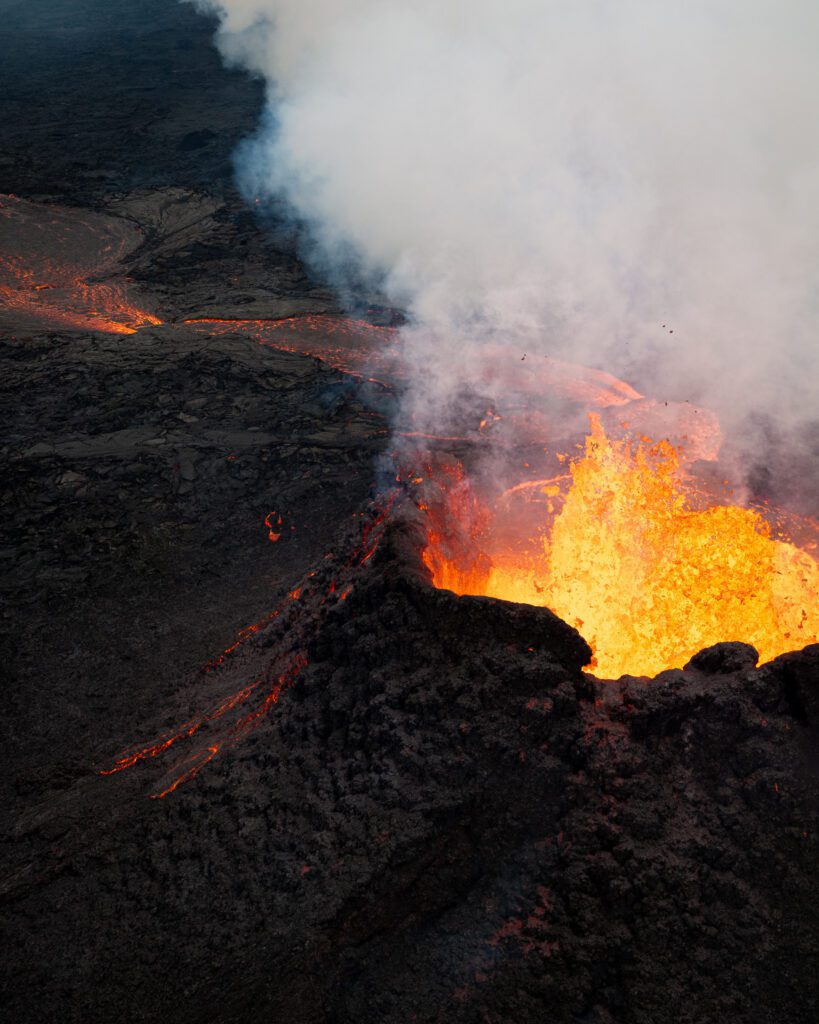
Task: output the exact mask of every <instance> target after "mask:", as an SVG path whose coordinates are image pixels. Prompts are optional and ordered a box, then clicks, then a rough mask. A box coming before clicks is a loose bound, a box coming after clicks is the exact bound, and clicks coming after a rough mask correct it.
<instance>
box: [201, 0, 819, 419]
mask: <svg viewBox="0 0 819 1024" xmlns="http://www.w3.org/2000/svg"><path fill="white" fill-rule="evenodd" d="M194 2H195V3H197V5H198V6H199V7H200V8H202V9H206V10H208V11H210V12H215V13H216V14H217V15H218V16H219V18H220V20H221V28H220V31H219V36H218V42H219V46H220V48H221V50H222V52H223V54H224V56H225V57H226V59H228V60H229V61H230V62H232V63H234V64H237V65H240V66H243V67H246V68H248V69H250V70H251V71H253V72H256V73H258V74H260V75H262V76H264V78H265V79H266V81H267V83H268V98H269V115H268V117H267V119H266V122H265V124H264V125H263V126H262V127H261V129H260V132H259V135H258V137H257V138H256V139H255V140H254V141H253V142H252V144H250V145H249V146H246V147H245V148H244V149H243V151H242V154H241V160H240V173H241V179H242V182H243V187H244V188H245V190H246V191H247V192H248V193H249V194H252V195H254V196H259V197H262V198H264V197H269V196H284V197H285V198H286V199H287V200H288V201H289V203H290V204H291V205H292V207H293V209H294V211H295V213H296V214H297V215H298V216H299V217H300V218H302V219H303V220H305V221H306V222H307V223H308V224H309V226H310V227H311V229H312V232H313V234H314V236H315V238H316V240H317V243H318V245H319V246H320V249H321V251H322V252H323V253H324V255H325V257H326V258H327V259H328V260H329V261H331V262H332V261H333V260H335V261H343V260H349V259H350V254H351V253H353V254H355V257H356V259H357V260H358V261H359V262H360V264H361V266H362V267H363V268H364V269H365V270H369V271H372V272H373V273H379V274H382V275H383V277H384V281H385V288H386V290H387V293H388V295H389V296H390V297H391V300H392V301H393V303H395V304H397V305H402V306H404V307H406V308H408V309H409V310H410V311H411V312H412V314H413V316H414V318H415V321H416V323H417V325H418V326H417V327H416V328H415V329H414V330H413V331H411V332H410V338H409V346H410V351H411V352H413V353H414V354H415V357H414V358H415V366H416V368H417V370H418V376H419V379H422V380H423V382H424V387H425V389H426V392H427V393H428V394H429V395H431V396H432V398H433V401H434V402H444V401H445V400H446V396H447V394H448V393H449V392H450V391H451V390H452V389H453V388H454V387H455V386H457V385H458V384H459V383H462V382H464V381H466V382H468V381H469V380H470V379H471V374H472V373H473V370H472V368H471V367H472V356H473V346H475V345H477V344H478V343H482V342H484V341H486V339H487V338H490V339H492V340H493V341H503V342H504V343H507V344H509V345H510V346H511V347H512V348H514V349H515V350H516V351H520V352H521V354H522V353H523V352H528V353H549V354H552V355H555V356H559V357H561V358H564V359H571V360H574V361H577V362H582V363H586V364H589V365H592V366H597V367H600V368H602V369H605V370H608V371H610V372H612V373H615V374H618V375H621V376H625V377H626V379H628V380H630V381H631V382H632V383H633V384H635V386H636V387H638V388H639V389H640V390H641V391H643V392H644V393H652V392H653V393H654V394H655V395H658V396H659V397H662V398H675V399H678V400H685V399H691V400H695V401H700V402H704V403H707V404H710V405H714V406H716V407H717V408H718V409H719V411H720V413H721V414H722V415H723V416H725V417H726V418H727V419H728V420H729V421H730V420H732V419H733V420H734V421H737V420H738V419H739V418H741V417H742V416H744V415H745V414H747V413H748V412H750V411H752V410H761V411H762V412H765V411H768V412H770V411H771V410H775V411H776V414H777V416H778V417H780V418H781V417H783V416H786V417H787V416H788V415H791V414H797V415H802V416H815V415H816V412H815V410H816V408H817V404H819V403H817V399H819V367H818V366H817V363H818V362H819V359H818V357H817V351H818V350H819V345H818V344H817V337H816V330H817V313H819V287H817V286H818V285H819V132H817V124H819V59H817V54H819V4H817V3H816V2H815V0H687V2H684V3H683V2H680V0H610V2H609V0H347V2H346V3H344V2H341V0H220V2H215V0H194ZM672 332H673V333H672ZM432 380H435V381H436V382H437V386H436V388H435V389H433V388H432V387H431V381H432Z"/></svg>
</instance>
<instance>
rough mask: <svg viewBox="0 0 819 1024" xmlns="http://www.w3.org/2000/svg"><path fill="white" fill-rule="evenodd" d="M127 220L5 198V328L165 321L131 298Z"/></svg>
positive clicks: (0, 227) (1, 266)
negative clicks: (125, 266)
mask: <svg viewBox="0 0 819 1024" xmlns="http://www.w3.org/2000/svg"><path fill="white" fill-rule="evenodd" d="M141 240H142V236H141V235H140V234H139V232H138V230H137V229H136V226H135V225H134V224H132V223H130V222H128V221H125V220H122V219H120V218H116V217H107V216H104V215H102V214H97V213H90V212H88V211H82V210H72V209H68V208H64V207H59V206H46V205H43V204H38V203H30V202H28V201H26V200H24V199H17V198H16V197H15V196H0V327H2V326H4V325H8V326H9V327H10V328H11V329H19V328H23V329H28V330H31V329H34V330H39V329H44V328H45V329H47V328H50V327H51V328H55V327H56V328H67V329H69V330H81V331H104V332H106V333H109V334H134V333H135V332H136V331H137V330H139V328H140V327H145V326H147V325H151V324H153V325H156V324H159V323H161V320H159V319H158V317H156V316H154V315H153V314H152V313H149V312H147V311H146V310H144V309H142V308H140V306H139V305H138V304H137V303H136V302H135V301H134V299H133V298H132V297H131V293H130V292H131V289H130V286H129V283H128V281H127V280H126V279H125V278H123V277H122V276H121V272H122V266H121V261H122V260H123V259H124V258H125V257H126V256H127V255H128V254H129V253H130V252H131V251H133V250H134V249H135V248H136V247H137V246H138V245H139V244H140V242H141Z"/></svg>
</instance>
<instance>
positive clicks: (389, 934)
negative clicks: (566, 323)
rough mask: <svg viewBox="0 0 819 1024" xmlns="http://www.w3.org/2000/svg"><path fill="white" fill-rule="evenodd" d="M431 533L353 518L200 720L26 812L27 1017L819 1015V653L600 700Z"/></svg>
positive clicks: (411, 522) (18, 995)
mask: <svg viewBox="0 0 819 1024" xmlns="http://www.w3.org/2000/svg"><path fill="white" fill-rule="evenodd" d="M423 542H424V533H423V529H422V527H421V524H420V523H419V520H418V514H417V510H415V509H414V506H412V504H411V503H410V502H409V501H407V500H406V499H405V498H404V497H403V496H402V495H401V494H400V493H398V492H397V491H396V492H393V493H392V494H391V495H389V496H387V497H385V498H382V499H380V500H379V501H378V502H376V503H375V505H374V506H372V507H370V508H369V509H368V510H366V511H364V512H363V513H361V514H359V515H357V516H356V517H354V519H353V520H352V522H351V523H350V524H349V525H348V526H347V527H346V528H345V529H344V530H343V531H342V533H341V535H340V537H339V540H338V543H337V545H336V547H335V550H334V554H332V555H329V556H328V557H327V558H325V559H324V560H323V561H322V562H320V563H319V564H318V565H317V567H316V568H315V569H314V570H313V571H312V572H311V573H310V574H308V576H307V577H305V579H304V580H303V581H302V583H301V585H299V586H297V587H295V588H294V590H293V591H291V593H290V595H289V596H288V598H287V599H286V600H285V601H284V602H283V604H282V605H281V607H280V608H279V609H275V610H272V611H271V613H270V614H269V615H268V617H267V618H266V619H265V620H263V621H261V622H260V623H259V624H257V626H256V627H254V628H253V629H250V630H248V631H246V632H245V634H244V635H243V637H242V638H240V639H241V641H242V642H240V643H238V644H234V645H233V646H232V648H231V649H230V650H228V651H226V652H225V654H224V655H223V656H221V657H219V658H217V659H215V660H214V661H213V662H211V663H210V664H209V665H208V666H207V669H206V671H203V672H202V674H201V676H200V678H199V680H198V682H197V684H196V686H193V687H189V688H187V690H186V691H185V692H186V694H187V696H186V700H187V701H188V704H189V706H187V707H182V706H181V704H180V706H179V707H177V708H170V707H163V708H162V715H163V716H164V717H163V719H162V720H163V722H164V724H165V725H166V726H167V727H168V728H169V729H170V732H169V733H168V732H166V733H163V732H162V730H159V731H158V736H159V738H160V740H161V737H162V736H163V735H164V736H165V737H166V738H167V736H168V735H173V733H174V728H176V731H177V732H179V731H180V727H181V726H182V725H183V723H188V724H190V723H191V722H192V721H194V720H195V719H196V716H197V714H198V716H199V719H200V724H199V726H198V727H197V729H195V730H192V731H191V732H190V733H189V734H185V735H180V737H179V739H178V741H176V740H175V741H174V742H173V743H171V744H168V745H167V746H165V747H164V748H163V749H158V750H155V751H153V752H150V751H147V747H146V746H142V747H140V746H139V745H138V744H137V746H135V747H134V748H131V750H130V755H133V754H135V753H137V752H138V751H139V750H142V751H143V754H144V756H142V757H131V759H130V762H129V764H127V765H125V764H120V762H121V761H122V759H123V758H124V759H125V760H128V757H129V752H123V754H121V755H120V761H116V760H113V758H112V762H111V763H109V764H108V765H100V766H98V770H102V771H105V772H109V773H110V774H106V775H103V776H101V775H99V774H93V775H89V776H88V777H87V778H85V779H83V780H82V781H80V782H78V783H76V784H75V785H74V786H73V788H71V787H70V788H69V789H68V791H67V792H64V793H63V794H62V795H61V798H60V800H59V801H56V802H55V801H53V800H52V801H51V803H50V805H49V806H47V807H45V808H44V809H41V810H40V812H39V813H32V814H30V815H29V816H28V818H27V819H26V820H25V821H24V822H23V823H21V824H19V825H18V827H17V835H16V843H17V846H18V848H19V849H18V852H20V853H22V854H24V856H23V860H24V861H25V860H26V857H27V862H25V863H23V862H21V864H20V867H19V871H18V873H17V874H16V875H15V876H14V883H13V884H12V885H8V884H7V885H6V888H5V897H6V900H7V901H9V904H10V908H11V910H10V913H12V914H13V918H14V922H15V945H14V949H13V950H12V952H11V956H12V957H13V959H14V961H15V966H16V972H17V973H16V980H15V983H14V985H13V990H12V991H10V992H7V993H6V996H5V1001H6V1005H7V1007H8V1009H9V1013H10V1014H11V1017H12V1018H13V1019H23V1016H22V1015H20V1016H17V1015H16V1008H17V1007H18V1006H20V1007H22V1006H25V1008H26V1015H25V1019H26V1020H38V1021H47V1020H54V1019H60V1020H61V1021H66V1022H70V1021H79V1020H82V1021H83V1022H84V1024H89V1022H97V1021H98V1022H100V1024H102V1022H107V1021H110V1020H112V1019H118V1020H121V1021H123V1022H131V1021H133V1022H136V1021H143V1020H158V1019H160V1018H161V1019H166V1020H173V1021H175V1022H183V1021H190V1022H194V1021H196V1022H199V1021H201V1022H204V1021H213V1022H215V1021H219V1022H240V1021H241V1022H246V1021H248V1020H258V1019H269V1020H288V1021H292V1022H305V1024H306V1022H317V1021H337V1022H350V1024H352V1022H360V1024H365V1022H371V1021H379V1022H396V1024H397V1022H402V1024H403V1022H406V1021H410V1020H411V1021H424V1022H433V1021H440V1022H443V1021H446V1022H458V1021H461V1022H473V1021H474V1022H487V1021H490V1022H497V1024H501V1022H509V1021H515V1024H526V1022H529V1021H531V1022H538V1024H540V1022H542V1021H544V1020H554V1021H567V1022H568V1021H572V1022H573V1021H593V1022H601V1024H602V1022H606V1021H613V1020H623V1021H625V1020H628V1021H635V1022H646V1024H647V1022H649V1021H650V1022H651V1024H665V1022H669V1024H670V1022H672V1021H673V1022H674V1024H682V1022H688V1024H700V1022H702V1021H705V1020H726V1021H737V1022H739V1021H742V1022H746V1021H747V1022H760V1024H762V1022H763V1021H765V1022H767V1021H772V1020H778V1019H784V1018H785V1016H787V1019H788V1020H790V1021H796V1022H805V1024H807V1022H808V1021H811V1022H812V1021H814V1020H815V1019H816V1014H817V1009H819V1003H817V998H818V997H819V986H818V985H817V978H816V972H815V963H816V953H817V940H818V939H819V935H817V930H816V914H817V910H819V900H818V898H817V896H818V894H817V891H816V871H815V868H816V854H817V826H819V820H818V819H817V799H818V798H819V761H817V757H816V748H817V735H818V734H819V647H817V646H814V647H810V648H807V649H806V650H804V651H803V652H800V653H794V654H789V655H785V656H783V657H780V658H778V659H777V660H776V661H774V662H772V663H770V664H768V665H763V666H761V667H756V660H757V659H756V654H755V652H754V651H753V649H752V648H749V647H747V646H745V645H742V644H737V643H728V644H720V645H718V646H716V647H713V648H710V649H708V650H706V651H704V652H702V653H700V654H699V655H697V656H696V657H695V658H694V659H692V661H691V662H690V664H689V665H688V666H686V668H685V669H683V670H672V671H667V672H664V673H662V674H661V675H660V676H659V677H657V678H656V679H646V678H632V677H628V676H626V677H623V678H622V679H620V680H619V681H615V682H604V681H598V680H596V679H594V678H593V677H591V676H589V675H587V674H585V673H584V672H583V666H584V665H585V664H587V662H588V660H589V656H590V652H589V649H588V647H587V645H586V643H585V641H584V640H583V639H582V638H581V637H580V635H579V634H578V633H577V632H576V631H575V630H574V629H572V628H571V627H569V626H568V625H566V624H565V623H563V622H562V621H561V620H559V619H558V618H556V617H555V616H554V615H553V614H552V613H550V612H549V611H548V610H545V609H541V608H535V607H530V606H524V605H514V604H510V603H506V602H501V601H496V600H493V599H490V598H472V597H456V596H455V595H454V594H452V593H451V592H449V591H444V590H436V589H435V588H434V587H432V586H431V584H430V579H429V575H428V573H427V570H426V569H425V568H424V566H423V562H422V559H421V548H422V545H423ZM254 686H255V688H254V689H252V690H251V692H250V693H248V694H247V695H246V696H241V695H242V694H244V692H245V690H246V689H247V688H248V687H254ZM274 692H275V697H273V698H272V699H270V698H271V695H272V694H273V693H274ZM237 695H239V696H238V697H237ZM220 702H221V703H220ZM219 709H222V711H221V713H219V714H214V713H213V712H214V710H219ZM191 716H193V717H191ZM147 725H148V726H149V725H150V723H147ZM134 739H135V740H138V739H139V737H138V736H137V737H134ZM152 743H153V744H154V746H156V745H157V741H152ZM214 747H215V748H216V750H215V751H213V748H214ZM146 751H147V752H146ZM197 751H200V752H201V751H205V752H207V751H213V753H212V756H207V754H205V756H204V757H202V755H201V754H199V755H198V754H197ZM112 753H113V752H112ZM197 757H198V758H199V759H198V760H197ZM118 764H120V767H122V769H123V770H121V771H113V772H112V773H111V768H112V767H116V766H117V765H118ZM191 767H196V771H194V772H190V771H189V769H190V768H191ZM186 773H187V774H186ZM177 782H178V784H176V783H177ZM163 794H164V798H163V799H159V800H149V799H145V797H146V796H148V795H154V796H157V795H163ZM91 908H93V914H92V911H91ZM78 950H80V951H81V955H78ZM172 977H173V978H174V979H177V982H178V984H171V981H170V979H171V978H172ZM103 978H104V979H105V981H104V983H102V979H103ZM94 986H99V987H98V988H95V991H96V992H97V996H98V997H97V998H96V1000H95V1003H94V1005H93V1007H92V1008H90V1009H89V1007H88V1005H87V1004H84V1003H83V1000H82V999H81V996H80V994H81V993H82V992H87V991H89V990H90V989H91V988H92V987H94ZM32 987H35V988H36V989H37V991H38V993H39V996H38V1011H37V1014H34V1015H32V1011H31V1004H30V1000H28V996H27V993H28V992H29V991H31V989H32ZM134 992H139V1000H138V1001H136V1002H135V1001H134V1000H133V995H132V994H133V993H134Z"/></svg>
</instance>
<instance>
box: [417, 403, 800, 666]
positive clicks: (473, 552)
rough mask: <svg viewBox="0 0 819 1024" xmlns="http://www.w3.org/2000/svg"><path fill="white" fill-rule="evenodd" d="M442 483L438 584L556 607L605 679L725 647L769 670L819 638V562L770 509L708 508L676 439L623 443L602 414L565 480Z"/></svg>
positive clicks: (432, 522) (435, 550)
mask: <svg viewBox="0 0 819 1024" xmlns="http://www.w3.org/2000/svg"><path fill="white" fill-rule="evenodd" d="M430 472H431V474H432V476H433V479H434V478H435V476H436V471H435V469H434V468H432V467H430ZM437 482H438V483H439V484H440V496H439V497H437V498H436V497H430V496H429V495H430V494H431V493H432V491H431V490H428V491H427V493H426V495H425V497H424V501H423V507H425V509H426V512H427V516H428V524H429V525H428V531H427V541H428V543H427V548H426V551H425V554H424V560H425V562H426V564H427V566H428V568H429V569H430V570H431V572H432V576H433V582H434V583H435V585H436V586H438V587H441V588H446V589H449V590H453V591H455V592H456V593H459V594H478V595H486V596H490V597H496V598H503V599H505V600H509V601H516V602H520V603H526V604H535V605H543V606H546V607H549V608H551V609H552V611H554V612H555V613H556V614H557V615H559V616H561V617H562V618H564V619H565V620H566V621H567V622H570V623H571V624H572V625H575V626H576V627H577V628H578V629H579V630H580V632H581V633H582V634H583V636H584V637H585V639H586V640H587V641H588V643H589V644H590V646H591V647H592V650H593V651H594V659H593V661H592V663H591V666H590V667H592V668H594V669H595V671H596V672H597V673H598V674H599V675H600V676H602V677H605V678H616V677H618V676H620V675H622V674H624V673H630V674H639V675H643V674H644V675H654V674H656V673H657V672H660V671H662V670H663V669H667V668H671V667H682V665H683V664H684V663H685V662H686V661H688V660H689V659H690V658H691V657H692V656H693V655H694V654H695V653H696V652H697V651H699V650H701V649H702V648H704V647H707V646H710V645H711V644H714V643H718V642H719V641H723V640H741V641H744V642H746V643H750V644H753V646H754V647H756V648H757V650H758V651H759V653H760V656H761V658H762V660H763V661H766V660H769V659H771V658H773V657H775V656H777V655H779V654H782V653H784V652H785V651H789V650H794V649H797V648H802V647H804V646H806V645H807V644H809V643H814V642H816V641H817V639H819V615H818V613H817V607H818V606H819V565H818V564H817V562H816V561H815V560H814V558H813V557H812V556H811V555H810V554H808V552H807V551H805V550H802V549H801V548H798V547H796V546H794V545H793V544H792V543H789V542H788V541H787V540H786V539H784V538H783V537H780V536H775V535H774V531H773V530H772V528H771V526H770V525H769V523H768V522H767V520H766V519H765V518H764V517H763V516H762V514H760V513H759V512H757V511H753V510H751V509H748V508H741V507H738V506H732V505H724V504H715V503H714V502H713V500H709V499H708V498H707V497H706V496H705V495H704V494H702V493H701V492H699V491H698V490H697V488H696V487H695V486H694V484H693V482H692V480H691V479H690V477H689V476H688V475H687V474H686V473H685V472H684V470H683V467H682V463H681V459H680V456H679V453H678V451H677V450H676V449H675V448H674V447H673V446H672V445H671V444H670V443H669V442H667V441H666V442H660V443H658V444H653V443H651V442H650V441H649V440H648V439H645V438H644V439H642V440H640V441H639V442H636V443H635V442H632V441H629V440H611V439H610V438H609V437H607V436H606V433H605V432H604V430H603V427H602V426H601V423H600V420H599V418H597V417H596V416H592V430H591V433H590V434H589V436H588V437H587V438H586V442H585V447H584V451H583V455H582V457H581V458H580V459H578V460H577V461H575V462H574V463H573V464H572V465H571V466H570V467H569V471H568V473H566V474H565V475H564V476H559V477H555V478H554V479H552V480H540V481H527V482H526V483H525V484H523V485H518V486H516V487H514V488H512V489H510V490H509V491H506V492H504V494H503V495H501V496H500V497H499V498H498V499H496V500H495V501H483V500H481V499H480V498H479V497H478V495H477V493H476V491H475V490H474V489H473V488H472V486H471V485H470V483H469V482H468V480H467V479H466V477H465V476H464V474H463V471H462V469H461V468H460V467H459V466H458V467H456V468H453V467H452V466H450V467H446V468H444V470H443V472H440V471H438V481H437ZM513 505H514V507H513Z"/></svg>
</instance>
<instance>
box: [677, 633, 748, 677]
mask: <svg viewBox="0 0 819 1024" xmlns="http://www.w3.org/2000/svg"><path fill="white" fill-rule="evenodd" d="M758 661H759V652H758V651H757V649H756V648H755V647H752V646H751V645H750V644H743V643H739V642H737V641H725V642H723V643H720V644H713V646H711V647H706V648H705V649H704V650H702V651H700V652H699V653H698V654H695V655H694V657H693V658H692V659H691V660H690V661H689V662H688V664H687V665H686V666H685V668H686V670H689V669H695V670H696V671H697V672H704V673H706V674H707V675H729V674H730V673H731V672H741V671H742V670H743V669H744V668H754V667H755V665H756V663H757V662H758Z"/></svg>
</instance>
